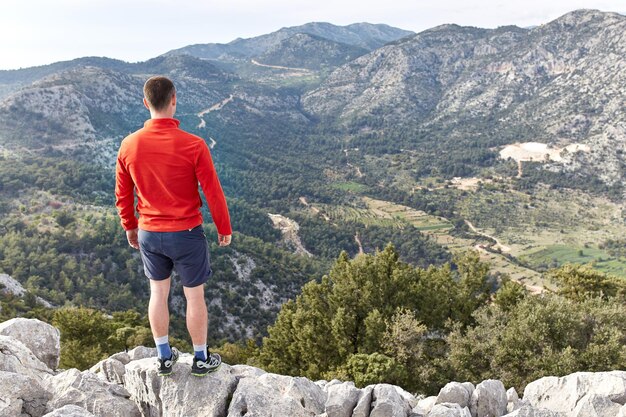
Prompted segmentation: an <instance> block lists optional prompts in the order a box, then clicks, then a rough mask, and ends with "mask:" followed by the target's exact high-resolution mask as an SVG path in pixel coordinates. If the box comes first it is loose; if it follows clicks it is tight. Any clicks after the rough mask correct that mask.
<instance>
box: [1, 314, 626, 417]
mask: <svg viewBox="0 0 626 417" xmlns="http://www.w3.org/2000/svg"><path fill="white" fill-rule="evenodd" d="M59 336H60V335H59V331H58V330H57V329H55V328H54V327H52V326H50V325H48V324H46V323H43V322H41V321H38V320H28V319H12V320H9V321H6V322H4V323H0V393H2V394H1V397H0V416H20V417H26V416H31V417H35V416H36V417H39V416H46V417H62V416H66V417H69V416H71V417H84V416H104V417H135V416H137V417H139V416H150V417H157V416H166V417H183V416H184V417H191V416H202V417H209V416H215V417H235V416H236V417H242V416H248V417H263V416H268V417H269V416H272V417H281V416H285V417H305V416H306V417H500V416H508V417H626V406H625V405H624V404H625V403H626V371H612V372H596V373H592V372H578V373H575V374H571V375H568V376H565V377H561V378H558V377H545V378H541V379H539V380H537V381H534V382H532V383H530V384H528V385H527V386H526V389H525V390H524V395H523V398H522V399H520V398H519V397H518V394H517V392H516V391H515V389H514V388H510V389H509V390H506V389H505V387H504V385H503V384H502V382H500V381H497V380H487V381H482V382H481V383H479V384H478V385H476V386H474V384H472V383H470V382H464V383H459V382H450V383H449V384H447V385H446V386H445V387H444V388H443V389H441V391H440V392H439V395H437V396H433V397H426V398H424V397H421V396H420V397H416V396H414V395H412V394H410V393H408V392H406V391H405V390H403V389H402V388H400V387H397V386H393V385H389V384H376V385H370V386H367V387H365V388H361V389H359V388H356V387H355V386H354V384H353V383H352V382H341V381H337V380H333V381H315V382H313V381H310V380H308V379H306V378H299V377H290V376H283V375H276V374H271V373H267V372H265V371H263V370H261V369H258V368H254V367H251V366H246V365H234V366H230V365H226V364H223V365H222V367H221V368H220V369H219V370H218V371H217V372H215V373H213V374H211V375H208V376H207V377H204V378H196V377H193V376H191V375H190V372H189V370H190V367H191V356H190V355H182V356H181V359H180V360H179V361H178V363H177V364H176V365H175V367H174V374H173V375H172V376H170V377H167V378H162V377H159V376H157V374H156V368H155V364H154V363H155V361H154V358H153V356H154V353H155V352H154V349H151V348H146V347H143V346H140V347H137V348H135V349H133V350H131V351H129V352H121V353H117V354H115V355H112V356H111V357H109V358H107V359H105V360H103V361H101V362H99V363H98V364H96V365H94V366H93V367H92V368H91V369H90V370H88V371H83V372H81V371H78V370H77V369H69V370H57V369H56V367H57V366H58V363H59V351H60V349H59Z"/></svg>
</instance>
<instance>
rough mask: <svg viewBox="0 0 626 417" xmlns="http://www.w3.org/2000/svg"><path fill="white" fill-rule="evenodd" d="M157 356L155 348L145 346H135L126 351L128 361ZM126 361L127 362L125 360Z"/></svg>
mask: <svg viewBox="0 0 626 417" xmlns="http://www.w3.org/2000/svg"><path fill="white" fill-rule="evenodd" d="M156 356H157V350H156V348H150V347H145V346H137V347H136V348H134V349H131V350H129V351H128V359H129V362H130V361H138V360H140V359H147V358H155V357H156ZM126 363H128V362H126Z"/></svg>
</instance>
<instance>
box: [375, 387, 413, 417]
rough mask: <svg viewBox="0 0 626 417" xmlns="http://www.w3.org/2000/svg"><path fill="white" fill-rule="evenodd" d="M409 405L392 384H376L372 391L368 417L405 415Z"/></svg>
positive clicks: (407, 412) (409, 409) (409, 408)
mask: <svg viewBox="0 0 626 417" xmlns="http://www.w3.org/2000/svg"><path fill="white" fill-rule="evenodd" d="M410 411H411V407H410V405H409V404H408V402H407V401H405V400H404V398H402V396H401V395H400V394H399V393H398V391H397V390H396V389H395V387H394V386H393V385H390V384H378V385H376V386H375V387H374V390H373V391H372V412H371V413H370V417H407V416H408V414H409V412H410Z"/></svg>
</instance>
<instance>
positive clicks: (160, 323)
mask: <svg viewBox="0 0 626 417" xmlns="http://www.w3.org/2000/svg"><path fill="white" fill-rule="evenodd" d="M170 282H171V278H167V279H163V280H159V281H157V280H152V279H151V280H150V302H149V304H148V319H149V320H150V328H151V329H152V336H153V337H154V341H155V344H156V345H157V349H158V351H159V357H161V358H162V359H169V357H170V356H171V354H172V353H171V350H170V347H169V341H168V340H167V337H168V331H169V327H170V312H169V307H168V305H167V299H168V297H169V294H170Z"/></svg>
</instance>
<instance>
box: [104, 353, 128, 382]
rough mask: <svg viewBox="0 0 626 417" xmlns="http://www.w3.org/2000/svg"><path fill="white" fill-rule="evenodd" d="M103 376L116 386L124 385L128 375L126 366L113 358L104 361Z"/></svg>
mask: <svg viewBox="0 0 626 417" xmlns="http://www.w3.org/2000/svg"><path fill="white" fill-rule="evenodd" d="M101 369H102V376H103V377H104V379H105V380H107V381H109V382H114V383H116V384H123V383H124V375H125V374H126V367H125V366H124V364H123V363H122V362H120V361H118V360H117V359H113V357H111V358H109V359H105V360H104V361H102V365H101Z"/></svg>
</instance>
